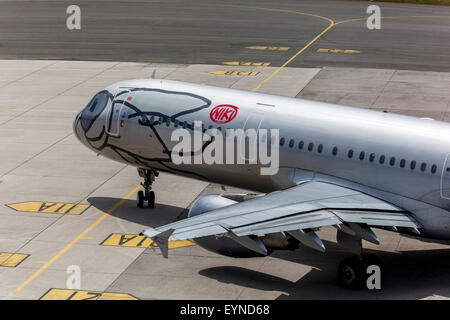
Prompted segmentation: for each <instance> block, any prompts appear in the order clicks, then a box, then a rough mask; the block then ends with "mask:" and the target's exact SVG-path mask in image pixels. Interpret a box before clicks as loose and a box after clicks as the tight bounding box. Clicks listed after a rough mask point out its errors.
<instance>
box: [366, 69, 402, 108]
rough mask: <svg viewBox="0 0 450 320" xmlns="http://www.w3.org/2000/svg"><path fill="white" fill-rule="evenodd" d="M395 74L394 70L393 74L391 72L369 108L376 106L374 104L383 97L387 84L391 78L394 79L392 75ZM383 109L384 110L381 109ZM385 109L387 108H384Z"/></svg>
mask: <svg viewBox="0 0 450 320" xmlns="http://www.w3.org/2000/svg"><path fill="white" fill-rule="evenodd" d="M396 73H397V70H394V72H392V74H391V76H390V77H389V79H388V80H386V83H385V84H384V86H383V88H382V89H381V90H380V92H379V94H378V95H377V97H376V99H375V100H374V101H373V102H372V104H371V105H370V107H371V108H372V107H374V105H375V104H376V102H377V101H378V100H379V99H380V97H381V96H382V95H383V93H384V90H385V89H386V87H387V86H388V85H389V83H390V82H391V81H392V78H394V75H395V74H396ZM383 109H384V108H383ZM386 109H387V107H386Z"/></svg>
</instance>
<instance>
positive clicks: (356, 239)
mask: <svg viewBox="0 0 450 320" xmlns="http://www.w3.org/2000/svg"><path fill="white" fill-rule="evenodd" d="M342 227H343V226H341V228H342ZM352 230H353V231H355V230H356V231H358V234H353V235H350V234H349V233H348V232H344V231H345V230H338V232H337V242H338V243H339V244H340V245H342V246H343V247H344V248H347V249H349V250H350V251H351V252H353V253H354V254H356V255H355V256H353V257H349V258H345V259H344V260H342V261H341V263H340V264H339V267H338V271H337V276H338V281H339V284H340V285H341V286H343V287H345V288H350V289H361V288H364V287H366V286H367V279H368V278H369V277H370V276H371V275H372V273H371V272H369V273H368V268H369V266H372V265H375V266H378V267H379V268H380V269H381V268H382V262H381V260H380V259H379V258H378V257H377V256H376V255H375V254H372V253H362V240H361V238H362V237H363V236H364V237H365V239H366V240H368V241H370V242H372V243H378V239H377V238H376V236H375V234H373V233H372V232H371V230H367V229H366V231H365V233H364V234H363V233H361V232H359V231H360V230H359V228H358V226H353V228H352ZM369 236H370V237H369ZM369 271H370V270H369Z"/></svg>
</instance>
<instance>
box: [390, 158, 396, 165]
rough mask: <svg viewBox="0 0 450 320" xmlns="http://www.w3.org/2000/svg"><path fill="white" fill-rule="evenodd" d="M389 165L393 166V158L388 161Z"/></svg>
mask: <svg viewBox="0 0 450 320" xmlns="http://www.w3.org/2000/svg"><path fill="white" fill-rule="evenodd" d="M389 164H390V165H391V166H393V165H394V164H395V158H394V157H392V158H391V160H390V161H389Z"/></svg>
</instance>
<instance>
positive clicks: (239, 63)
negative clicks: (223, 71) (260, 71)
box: [222, 61, 270, 67]
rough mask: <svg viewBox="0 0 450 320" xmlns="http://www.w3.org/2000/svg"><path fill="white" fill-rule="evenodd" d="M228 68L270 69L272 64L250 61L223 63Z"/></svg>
mask: <svg viewBox="0 0 450 320" xmlns="http://www.w3.org/2000/svg"><path fill="white" fill-rule="evenodd" d="M222 64H226V65H228V66H247V67H268V66H270V62H250V61H226V62H222Z"/></svg>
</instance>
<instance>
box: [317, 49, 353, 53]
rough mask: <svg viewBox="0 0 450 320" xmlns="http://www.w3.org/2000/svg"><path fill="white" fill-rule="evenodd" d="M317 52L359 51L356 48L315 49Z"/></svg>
mask: <svg viewBox="0 0 450 320" xmlns="http://www.w3.org/2000/svg"><path fill="white" fill-rule="evenodd" d="M317 52H329V53H350V54H352V53H361V51H358V50H350V49H317Z"/></svg>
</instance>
